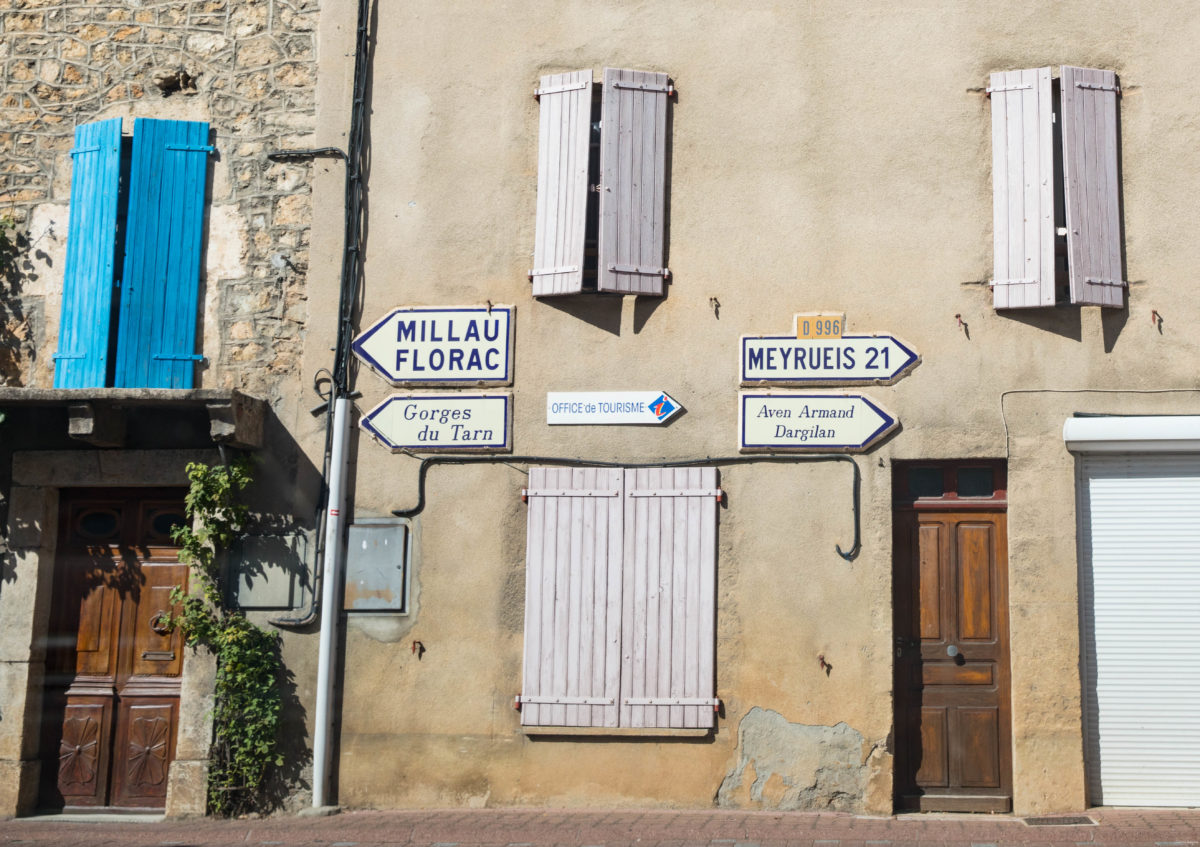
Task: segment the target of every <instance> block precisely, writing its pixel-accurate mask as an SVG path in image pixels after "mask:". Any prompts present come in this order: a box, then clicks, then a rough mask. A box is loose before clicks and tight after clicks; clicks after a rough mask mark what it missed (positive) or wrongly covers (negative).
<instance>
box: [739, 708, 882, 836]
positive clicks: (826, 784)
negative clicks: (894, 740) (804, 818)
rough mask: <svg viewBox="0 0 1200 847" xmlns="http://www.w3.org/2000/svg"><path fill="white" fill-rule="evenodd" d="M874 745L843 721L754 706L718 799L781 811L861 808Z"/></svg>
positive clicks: (742, 725) (741, 726)
mask: <svg viewBox="0 0 1200 847" xmlns="http://www.w3.org/2000/svg"><path fill="white" fill-rule="evenodd" d="M876 746H877V745H872V744H868V743H866V741H865V740H864V738H863V736H862V733H860V732H858V731H857V730H855V729H853V728H852V727H850V726H849V725H848V724H846V723H838V724H835V725H834V726H808V725H806V724H798V723H789V722H788V721H787V719H786V718H784V717H783V715H781V714H779V713H778V712H774V711H771V710H769V709H761V708H758V707H757V706H756V707H754V708H753V709H751V710H750V711H749V712H748V713H747V714H746V716H745V717H744V718H742V721H741V723H740V724H739V725H738V759H737V764H736V766H735V767H734V768H732V769H731V770H730V771H729V773H728V774H726V776H725V779H724V780H723V781H722V782H721V787H720V788H719V789H718V790H717V805H719V806H723V807H729V806H734V807H738V806H745V805H748V803H747V799H748V800H749V803H750V804H755V805H758V806H760V807H761V808H769V809H779V810H784V811H794V810H816V809H822V810H834V811H842V812H861V811H862V810H863V799H864V796H865V794H866V792H867V783H868V779H869V777H870V772H871V766H870V759H871V758H872V755H873V754H874V752H875V748H876ZM750 773H753V779H752V780H750V785H749V790H748V795H749V796H748V798H747V790H746V786H745V783H746V782H747V779H748V778H749V774H750ZM781 782H782V791H780V787H781V786H780V783H781ZM768 785H769V788H768Z"/></svg>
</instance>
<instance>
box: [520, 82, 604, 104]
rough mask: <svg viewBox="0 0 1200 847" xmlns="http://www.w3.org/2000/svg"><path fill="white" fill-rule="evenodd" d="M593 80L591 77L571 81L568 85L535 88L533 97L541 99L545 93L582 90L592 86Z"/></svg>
mask: <svg viewBox="0 0 1200 847" xmlns="http://www.w3.org/2000/svg"><path fill="white" fill-rule="evenodd" d="M591 87H592V81H591V80H590V79H589V80H587V81H586V82H569V83H567V84H566V85H552V86H550V87H549V88H535V89H533V98H534V99H535V100H538V99H541V96H542V95H543V94H562V93H563V92H564V91H582V90H583V89H585V88H591Z"/></svg>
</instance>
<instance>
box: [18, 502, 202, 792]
mask: <svg viewBox="0 0 1200 847" xmlns="http://www.w3.org/2000/svg"><path fill="white" fill-rule="evenodd" d="M182 520H183V497H182V492H179V491H173V490H151V489H140V490H137V489H134V490H86V491H69V492H64V493H63V496H62V501H61V508H60V516H59V527H60V530H59V546H58V556H57V561H56V566H55V577H54V597H55V602H54V606H53V609H52V612H51V621H50V629H49V643H48V645H47V657H46V671H47V673H46V709H45V715H44V719H43V721H44V722H43V744H42V750H43V767H42V804H43V805H44V806H46V807H52V808H53V807H60V808H61V807H66V808H71V807H88V808H94V807H119V808H149V809H155V808H162V807H163V806H164V805H165V803H166V791H167V769H168V767H169V765H170V763H171V760H172V758H173V757H174V752H175V730H176V725H177V723H178V716H179V683H180V673H181V671H182V669H183V649H182V648H183V644H182V639H181V637H180V634H179V633H178V632H168V631H167V630H166V628H165V626H164V623H165V621H166V618H167V616H168V615H169V614H170V613H171V612H172V606H171V603H170V599H169V595H170V592H171V589H172V588H174V587H175V586H176V585H183V586H186V583H187V568H186V567H185V566H183V565H181V564H180V563H179V561H178V558H177V554H178V548H177V547H176V546H175V545H174V543H173V542H172V541H171V538H170V531H171V528H172V527H173V526H175V525H176V524H178V523H179V522H181V521H182Z"/></svg>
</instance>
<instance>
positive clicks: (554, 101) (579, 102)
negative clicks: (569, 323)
mask: <svg viewBox="0 0 1200 847" xmlns="http://www.w3.org/2000/svg"><path fill="white" fill-rule="evenodd" d="M537 94H538V101H539V103H540V104H541V109H540V112H541V114H540V118H539V124H538V188H537V232H536V235H535V236H534V245H533V268H531V269H530V271H529V276H530V279H531V280H532V282H533V295H534V296H535V297H545V296H548V295H553V294H574V293H577V292H579V291H580V290H582V288H583V250H584V246H583V244H584V234H585V231H586V228H587V199H588V181H587V176H588V144H589V141H590V138H591V121H592V72H591V71H590V70H586V71H573V72H571V73H565V74H551V75H550V76H544V77H542V79H541V84H540V85H539V86H538V89H537Z"/></svg>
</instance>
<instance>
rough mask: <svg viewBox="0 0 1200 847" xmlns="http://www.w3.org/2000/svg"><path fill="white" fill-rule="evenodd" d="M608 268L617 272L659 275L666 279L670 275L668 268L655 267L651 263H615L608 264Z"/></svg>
mask: <svg viewBox="0 0 1200 847" xmlns="http://www.w3.org/2000/svg"><path fill="white" fill-rule="evenodd" d="M608 269H609V270H610V271H612V272H613V273H618V274H637V275H639V276H661V277H662V278H663V279H666V278H667V277H669V276H670V275H671V269H670V268H656V267H654V266H653V265H616V264H610V265H609V266H608Z"/></svg>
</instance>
